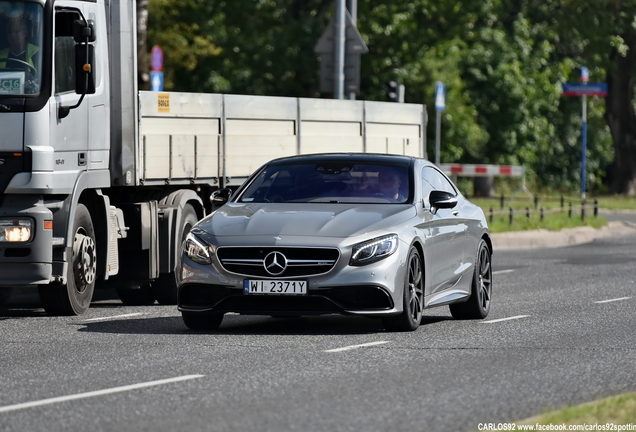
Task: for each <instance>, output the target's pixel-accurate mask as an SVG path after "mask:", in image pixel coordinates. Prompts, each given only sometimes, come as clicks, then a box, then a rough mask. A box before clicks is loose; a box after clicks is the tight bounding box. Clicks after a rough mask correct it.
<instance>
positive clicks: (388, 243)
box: [349, 234, 398, 266]
mask: <svg viewBox="0 0 636 432" xmlns="http://www.w3.org/2000/svg"><path fill="white" fill-rule="evenodd" d="M397 245H398V236H397V234H389V235H386V236H382V237H377V238H374V239H372V240H368V241H365V242H363V243H358V244H357V245H354V246H353V251H352V254H351V260H350V261H349V264H350V265H352V266H362V265H366V264H371V263H373V262H376V261H380V260H381V259H384V258H386V257H388V256H389V255H391V254H392V253H393V252H395V251H396V250H397Z"/></svg>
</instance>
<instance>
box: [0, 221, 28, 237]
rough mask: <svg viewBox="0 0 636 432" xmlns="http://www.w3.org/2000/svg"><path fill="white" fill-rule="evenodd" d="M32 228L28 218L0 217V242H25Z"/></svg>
mask: <svg viewBox="0 0 636 432" xmlns="http://www.w3.org/2000/svg"><path fill="white" fill-rule="evenodd" d="M32 228H33V223H32V222H31V220H30V219H0V242H27V241H29V240H31V234H32V232H33V229H32Z"/></svg>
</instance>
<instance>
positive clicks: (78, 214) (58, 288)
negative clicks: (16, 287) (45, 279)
mask: <svg viewBox="0 0 636 432" xmlns="http://www.w3.org/2000/svg"><path fill="white" fill-rule="evenodd" d="M73 235H74V237H73V246H72V256H71V257H70V259H69V263H68V267H67V269H68V270H67V272H66V285H63V284H58V283H52V284H49V285H44V286H40V287H39V288H38V292H39V294H40V300H41V302H42V306H43V307H44V310H45V311H46V312H47V313H48V314H49V315H82V314H84V313H86V311H87V310H88V307H89V306H90V304H91V300H92V298H93V291H94V290H95V280H96V279H97V277H96V276H97V246H96V244H95V230H94V228H93V221H92V219H91V215H90V213H89V211H88V209H87V208H86V206H85V205H83V204H78V205H77V209H76V211H75V219H74V221H73Z"/></svg>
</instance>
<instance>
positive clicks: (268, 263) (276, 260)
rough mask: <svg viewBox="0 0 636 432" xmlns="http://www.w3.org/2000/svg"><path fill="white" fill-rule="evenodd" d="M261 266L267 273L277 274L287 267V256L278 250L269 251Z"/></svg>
mask: <svg viewBox="0 0 636 432" xmlns="http://www.w3.org/2000/svg"><path fill="white" fill-rule="evenodd" d="M263 266H264V267H265V271H266V272H267V273H269V274H271V275H272V276H278V275H279V274H282V273H283V272H284V271H285V269H286V268H287V258H286V257H285V255H283V254H282V253H280V252H270V253H268V254H267V256H265V259H264V260H263Z"/></svg>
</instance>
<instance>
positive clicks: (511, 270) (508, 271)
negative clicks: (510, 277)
mask: <svg viewBox="0 0 636 432" xmlns="http://www.w3.org/2000/svg"><path fill="white" fill-rule="evenodd" d="M513 271H515V269H508V270H497V271H494V272H492V274H494V275H496V274H504V273H512V272H513Z"/></svg>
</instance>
